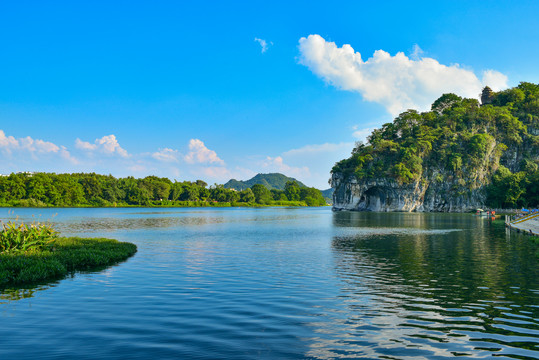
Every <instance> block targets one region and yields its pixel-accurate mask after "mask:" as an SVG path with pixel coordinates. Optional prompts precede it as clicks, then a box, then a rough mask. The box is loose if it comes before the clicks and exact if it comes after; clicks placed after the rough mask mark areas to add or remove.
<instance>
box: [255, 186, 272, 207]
mask: <svg viewBox="0 0 539 360" xmlns="http://www.w3.org/2000/svg"><path fill="white" fill-rule="evenodd" d="M251 190H252V192H253V194H254V196H255V201H256V202H257V203H258V204H269V203H270V201H271V192H270V191H269V190H268V189H267V188H266V187H265V186H264V185H262V184H254V185H253V186H251Z"/></svg>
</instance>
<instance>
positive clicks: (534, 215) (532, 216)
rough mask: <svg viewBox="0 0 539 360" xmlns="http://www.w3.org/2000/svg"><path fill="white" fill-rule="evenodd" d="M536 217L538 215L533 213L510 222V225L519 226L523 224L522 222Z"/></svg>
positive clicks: (538, 214)
mask: <svg viewBox="0 0 539 360" xmlns="http://www.w3.org/2000/svg"><path fill="white" fill-rule="evenodd" d="M538 216H539V213H534V214H530V215H526V216H524V217H521V218H518V219H517V220H514V221H512V222H511V223H512V224H520V223H521V222H524V221H527V220H530V219H533V218H536V217H538Z"/></svg>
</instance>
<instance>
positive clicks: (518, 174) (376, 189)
mask: <svg viewBox="0 0 539 360" xmlns="http://www.w3.org/2000/svg"><path fill="white" fill-rule="evenodd" d="M538 167H539V85H536V84H532V83H524V82H523V83H521V84H520V85H519V86H517V87H515V88H511V89H508V90H504V91H500V92H493V91H492V90H491V89H490V88H488V87H486V88H485V89H484V90H483V93H482V95H481V103H480V102H479V101H478V100H477V99H466V98H461V97H459V96H457V95H455V94H444V95H442V96H441V97H440V98H439V99H438V100H436V101H435V102H434V103H433V104H432V107H431V111H429V112H423V113H419V112H417V111H415V110H408V111H406V112H403V113H402V114H400V115H399V116H398V117H397V118H395V120H394V121H393V122H392V123H388V124H385V125H383V126H382V127H381V128H380V129H376V130H374V131H373V132H372V134H371V135H370V136H369V137H368V142H367V144H362V143H358V144H356V147H355V148H354V149H353V151H352V155H351V157H349V158H348V159H345V160H341V161H340V162H338V163H337V164H335V166H334V167H333V169H332V171H331V185H332V187H333V188H334V190H335V192H334V195H333V208H334V209H335V210H360V211H361V210H367V211H437V212H464V211H470V210H474V209H476V208H481V207H495V208H515V207H520V206H537V205H538V204H539V171H538Z"/></svg>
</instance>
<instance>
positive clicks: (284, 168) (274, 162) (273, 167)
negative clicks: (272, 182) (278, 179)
mask: <svg viewBox="0 0 539 360" xmlns="http://www.w3.org/2000/svg"><path fill="white" fill-rule="evenodd" d="M262 167H263V168H265V169H267V170H268V171H271V172H280V173H283V174H285V175H287V176H292V177H296V178H297V177H300V178H303V179H304V178H308V177H310V176H311V172H310V170H309V168H308V167H307V166H302V167H293V166H289V165H287V164H285V163H284V161H283V158H282V157H281V156H277V157H274V158H273V157H271V156H268V157H266V160H265V161H264V162H263V163H262Z"/></svg>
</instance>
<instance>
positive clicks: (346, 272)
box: [308, 212, 539, 358]
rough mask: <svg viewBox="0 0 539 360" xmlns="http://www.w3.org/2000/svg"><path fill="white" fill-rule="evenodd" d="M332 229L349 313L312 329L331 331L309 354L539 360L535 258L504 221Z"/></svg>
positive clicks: (378, 218) (386, 222)
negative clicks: (333, 321) (510, 232)
mask: <svg viewBox="0 0 539 360" xmlns="http://www.w3.org/2000/svg"><path fill="white" fill-rule="evenodd" d="M333 223H334V226H335V227H336V230H337V231H336V233H337V235H336V236H334V238H333V240H332V248H333V251H334V257H335V271H336V274H337V276H338V277H339V278H340V279H341V280H342V287H341V290H340V292H341V295H340V297H341V298H342V303H343V304H344V305H345V310H344V311H343V312H342V313H341V314H339V315H336V317H335V319H334V320H335V324H334V325H331V326H329V325H328V324H327V323H325V324H323V323H320V324H313V325H314V326H322V327H325V328H324V329H319V331H318V332H319V333H320V334H321V336H320V338H319V339H318V340H317V341H316V342H315V344H314V345H313V349H312V351H311V353H309V354H308V355H309V356H313V357H316V358H328V357H348V356H352V357H354V356H361V357H363V356H367V357H373V358H374V357H390V358H394V357H396V358H431V357H453V356H456V355H460V356H468V357H489V356H492V355H498V356H507V357H518V358H537V357H538V356H539V351H538V348H537V346H538V344H539V321H538V317H539V309H538V306H537V304H539V301H537V300H539V296H538V295H539V293H538V289H539V283H538V275H539V273H538V267H537V263H538V262H537V258H536V257H535V255H534V251H532V248H531V247H532V245H531V242H530V241H529V239H527V238H525V237H522V236H512V237H509V236H507V235H506V234H505V232H504V231H503V222H502V221H500V222H495V223H491V222H488V221H486V220H484V219H480V218H476V217H473V216H470V215H466V214H463V215H462V216H455V215H449V216H447V217H445V216H440V214H409V213H392V214H388V213H357V212H338V213H335V214H334V217H333ZM380 229H382V230H383V231H380ZM436 230H438V231H436ZM440 230H441V231H440ZM444 230H445V231H444ZM515 264H518V265H515ZM530 299H534V300H533V301H531V302H530ZM329 327H331V328H329Z"/></svg>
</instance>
